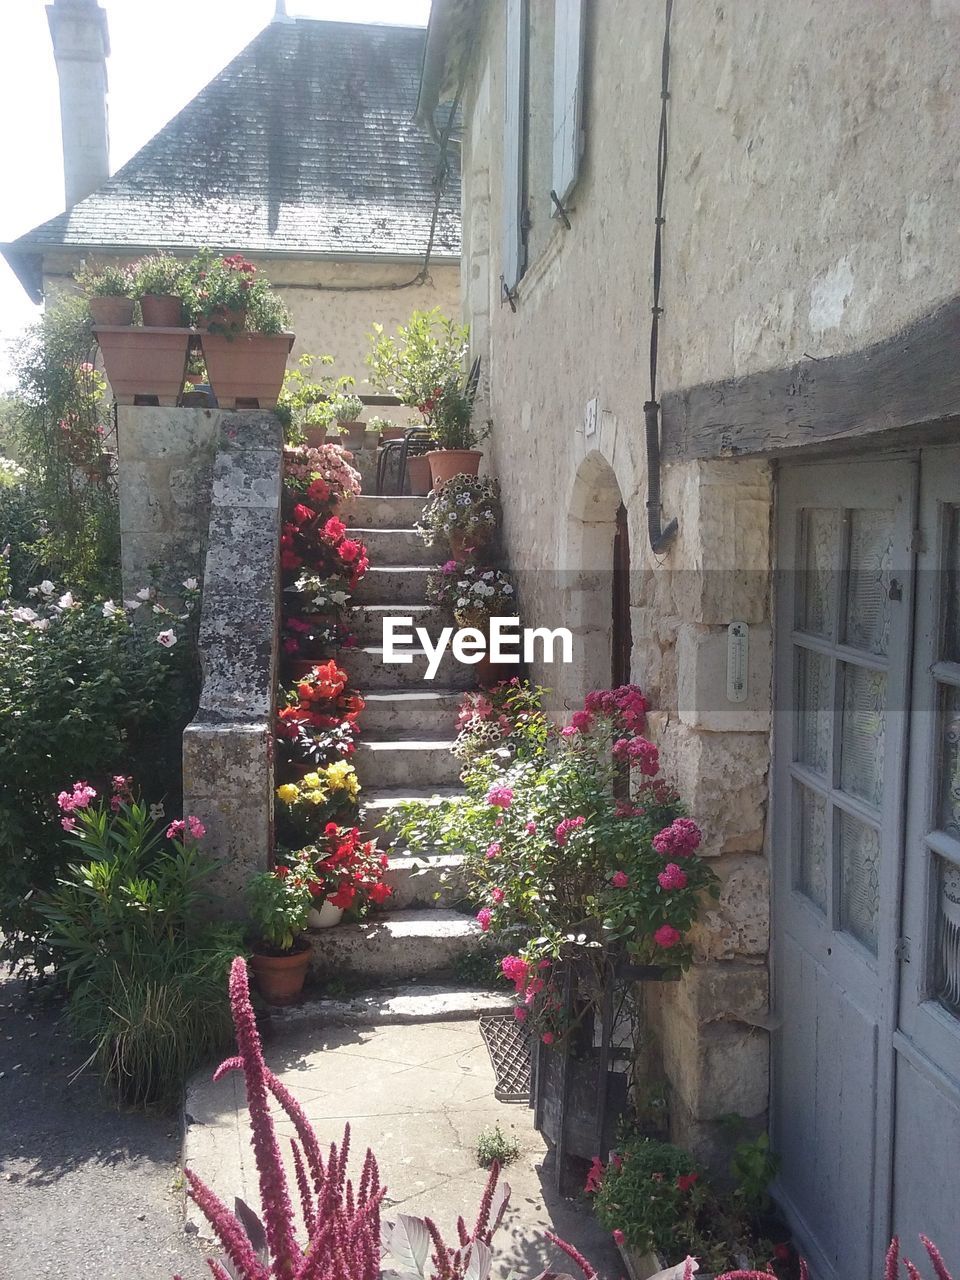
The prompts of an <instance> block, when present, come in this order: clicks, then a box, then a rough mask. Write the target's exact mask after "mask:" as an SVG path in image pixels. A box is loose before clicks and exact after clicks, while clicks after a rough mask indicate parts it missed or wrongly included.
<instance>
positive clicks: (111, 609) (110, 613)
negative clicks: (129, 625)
mask: <svg viewBox="0 0 960 1280" xmlns="http://www.w3.org/2000/svg"><path fill="white" fill-rule="evenodd" d="M122 612H123V610H122V609H120V608H118V607H117V605H115V604H114V603H113V601H112V600H104V602H103V616H104V617H105V618H115V617H116V616H117V614H118V613H122Z"/></svg>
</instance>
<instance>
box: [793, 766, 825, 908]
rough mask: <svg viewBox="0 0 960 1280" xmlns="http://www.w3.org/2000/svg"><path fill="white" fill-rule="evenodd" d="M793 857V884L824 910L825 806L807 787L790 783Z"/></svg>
mask: <svg viewBox="0 0 960 1280" xmlns="http://www.w3.org/2000/svg"><path fill="white" fill-rule="evenodd" d="M793 799H794V806H795V807H794V814H795V817H796V827H795V831H796V835H795V840H796V856H795V860H794V868H795V874H794V885H795V887H796V888H797V889H799V890H800V892H801V893H804V894H806V896H807V897H808V898H809V899H810V901H811V902H813V903H814V904H815V905H816V906H818V907H819V908H820V910H821V911H823V912H826V909H827V805H826V801H825V800H824V798H823V797H822V796H818V795H817V793H816V792H815V791H811V790H810V788H809V787H804V786H801V785H800V783H794V788H793Z"/></svg>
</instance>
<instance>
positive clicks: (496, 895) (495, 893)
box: [490, 889, 506, 907]
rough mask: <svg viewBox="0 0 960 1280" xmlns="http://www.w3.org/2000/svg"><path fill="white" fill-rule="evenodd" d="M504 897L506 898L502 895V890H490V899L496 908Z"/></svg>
mask: <svg viewBox="0 0 960 1280" xmlns="http://www.w3.org/2000/svg"><path fill="white" fill-rule="evenodd" d="M505 896H506V895H505V894H504V892H503V890H502V889H491V890H490V897H491V898H492V899H493V901H494V904H495V905H496V906H498V907H499V905H500V903H501V902H502V901H503V899H504V897H505Z"/></svg>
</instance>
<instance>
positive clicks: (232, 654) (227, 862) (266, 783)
mask: <svg viewBox="0 0 960 1280" xmlns="http://www.w3.org/2000/svg"><path fill="white" fill-rule="evenodd" d="M282 475H283V433H282V430H281V427H280V423H279V422H278V420H277V419H276V417H275V416H274V415H273V414H271V413H252V412H249V411H245V412H239V413H224V414H222V415H221V422H220V431H219V437H218V447H217V453H216V458H215V460H214V463H213V473H212V485H211V501H210V509H209V526H208V527H209V536H208V546H207V554H206V563H205V565H204V570H203V604H202V608H201V613H200V630H199V637H198V645H199V651H200V666H201V670H202V676H203V685H202V689H201V693H200V705H199V708H198V710H197V715H196V718H195V719H194V720H193V722H192V723H191V724H189V725H188V726H187V728H186V730H185V732H184V735H183V803H184V811H185V812H190V813H195V814H197V816H198V817H199V818H200V819H201V820H202V821H203V822H204V824H205V825H206V827H207V833H208V835H207V848H208V849H209V850H210V851H211V852H212V853H213V854H214V856H216V857H218V858H219V859H220V861H221V863H222V874H221V875H220V877H219V879H218V886H217V887H218V892H219V894H220V909H221V910H222V911H223V913H224V914H227V915H233V916H236V915H241V914H243V911H244V887H245V885H246V882H247V880H248V879H249V877H250V875H251V874H252V873H253V872H255V871H258V870H264V869H266V867H267V865H268V863H269V858H270V852H271V850H270V840H271V830H272V823H273V789H274V788H273V783H274V767H273V765H274V760H273V741H274V739H273V720H274V712H275V700H276V692H275V691H276V677H277V619H278V617H279V600H280V562H279V554H280V551H279V548H280V491H281V482H282Z"/></svg>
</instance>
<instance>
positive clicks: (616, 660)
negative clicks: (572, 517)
mask: <svg viewBox="0 0 960 1280" xmlns="http://www.w3.org/2000/svg"><path fill="white" fill-rule="evenodd" d="M612 596H613V600H612V606H613V625H612V628H611V634H612V636H613V645H612V652H611V663H610V668H611V669H610V682H611V685H612V687H613V688H616V687H617V685H621V684H629V683H630V662H631V656H632V650H633V632H632V629H631V625H630V532H629V529H628V526H627V508H626V507H625V506H624V505H623V503H622V502H621V503H620V505H619V507H618V508H617V531H616V533H615V534H614V538H613V590H612Z"/></svg>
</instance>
